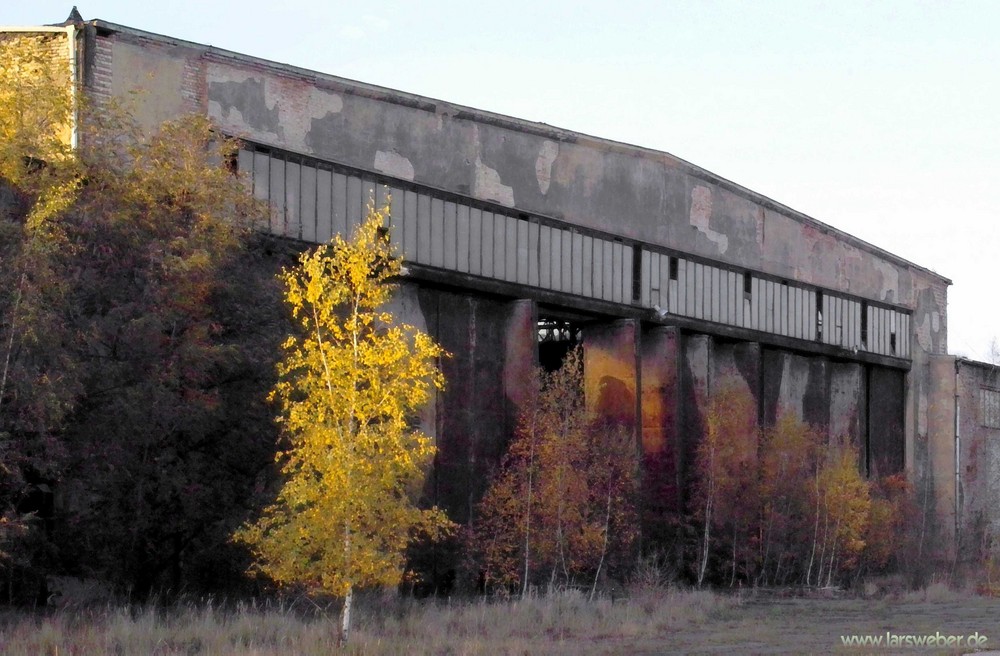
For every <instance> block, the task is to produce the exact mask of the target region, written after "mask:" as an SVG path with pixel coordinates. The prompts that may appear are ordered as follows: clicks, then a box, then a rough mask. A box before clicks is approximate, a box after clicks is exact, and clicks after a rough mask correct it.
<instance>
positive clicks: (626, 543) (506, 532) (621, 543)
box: [466, 348, 638, 595]
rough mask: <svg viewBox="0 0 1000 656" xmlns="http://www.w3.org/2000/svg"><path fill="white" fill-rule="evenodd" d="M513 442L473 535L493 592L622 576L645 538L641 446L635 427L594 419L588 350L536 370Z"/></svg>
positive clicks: (475, 557)
mask: <svg viewBox="0 0 1000 656" xmlns="http://www.w3.org/2000/svg"><path fill="white" fill-rule="evenodd" d="M531 384H532V387H533V389H534V393H533V394H532V395H530V397H529V399H528V401H527V403H526V404H525V405H526V407H524V408H523V409H522V412H521V416H520V419H519V422H518V430H517V435H516V437H515V439H514V441H513V442H512V443H511V445H510V447H509V449H508V452H507V455H506V457H505V458H504V461H503V463H502V464H501V467H500V470H499V472H498V473H497V475H496V476H495V478H494V480H493V482H492V483H491V485H490V487H489V489H488V490H487V492H486V494H485V496H484V497H483V500H482V502H481V503H480V505H479V513H478V515H479V516H478V519H477V521H476V524H475V526H474V529H473V530H472V531H470V532H469V533H468V535H467V541H466V543H467V551H468V552H469V554H470V558H471V562H472V567H473V568H474V569H475V570H476V571H477V572H478V573H479V574H480V576H481V580H482V585H483V587H484V588H485V589H486V590H488V591H502V592H507V593H510V592H514V591H519V592H520V593H521V594H522V595H523V594H526V593H527V591H528V589H529V586H539V585H547V586H549V587H566V586H568V587H580V586H586V587H587V588H588V589H589V590H590V591H591V594H593V591H594V590H595V588H596V586H597V582H598V579H599V577H600V575H601V574H602V573H607V571H608V570H611V571H614V572H615V573H616V574H617V575H618V576H622V575H623V574H624V573H625V572H626V571H627V564H628V563H630V562H631V560H632V559H633V555H634V554H633V553H632V545H633V542H634V541H635V539H636V537H637V535H638V526H637V518H636V513H635V508H634V498H635V496H636V484H637V478H636V475H637V467H638V462H637V456H636V448H635V443H634V441H633V438H632V436H631V432H630V431H626V430H623V429H616V428H608V427H607V426H605V425H602V424H599V423H596V422H595V421H594V420H593V418H590V417H588V416H587V412H586V408H585V406H584V396H583V355H582V353H581V351H580V349H579V348H577V349H575V350H573V351H570V353H569V355H568V356H567V357H566V359H565V361H564V362H563V365H562V367H561V368H560V369H558V370H556V371H554V372H551V373H549V372H545V371H544V370H541V369H538V370H536V371H535V375H534V379H533V381H531Z"/></svg>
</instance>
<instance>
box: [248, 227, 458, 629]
mask: <svg viewBox="0 0 1000 656" xmlns="http://www.w3.org/2000/svg"><path fill="white" fill-rule="evenodd" d="M386 218H387V210H385V209H383V210H374V209H372V208H369V214H368V218H367V220H366V221H365V222H364V223H363V224H362V225H361V226H359V227H358V228H357V231H356V233H355V235H354V236H353V238H352V239H351V241H345V240H344V239H343V238H341V237H340V236H339V235H338V236H336V237H334V239H333V240H332V241H331V242H330V243H329V244H326V245H323V246H320V247H318V248H317V249H315V250H314V251H312V252H307V253H305V254H303V255H302V256H301V258H300V261H299V265H298V266H297V267H295V268H293V269H291V270H286V271H285V272H284V274H283V276H282V278H283V280H284V283H285V290H286V291H285V298H286V301H287V303H288V306H289V307H290V309H291V312H292V315H293V317H294V320H295V322H296V324H297V326H298V332H297V333H296V334H295V335H293V336H291V337H289V338H288V339H287V341H286V342H285V344H284V351H285V357H284V360H283V361H282V362H281V363H280V365H279V367H278V373H279V376H280V381H279V382H278V384H277V386H276V387H275V389H274V391H273V392H272V394H271V398H272V400H274V401H276V402H277V403H278V404H279V405H280V408H281V413H280V415H279V418H278V421H279V422H280V423H281V425H282V427H283V431H284V434H285V436H286V437H287V447H286V448H285V450H284V451H283V452H282V453H280V454H279V458H280V461H281V463H282V472H283V474H284V478H285V481H284V485H283V486H282V488H281V490H280V492H279V493H278V497H277V499H276V501H275V502H274V503H273V504H272V505H270V506H269V507H268V508H266V509H265V510H264V512H263V514H262V516H261V517H260V518H259V519H258V520H257V521H256V522H254V523H252V524H248V525H246V526H245V527H244V528H243V529H242V530H241V531H240V532H239V533H238V534H237V539H238V540H239V541H242V542H244V543H246V544H247V545H249V546H250V548H251V549H252V551H253V554H254V556H255V558H256V563H257V565H256V567H257V569H258V570H259V571H260V572H262V573H264V574H266V575H267V576H268V577H270V578H271V579H273V580H274V581H276V582H277V583H279V584H283V585H296V586H303V587H305V588H306V589H307V590H310V591H313V592H323V593H327V594H332V595H335V596H338V597H343V598H344V599H345V606H344V626H343V635H344V638H345V639H346V634H347V629H348V627H349V621H350V600H351V597H352V592H353V591H354V590H355V589H356V588H359V587H365V586H381V585H394V584H397V583H398V582H399V581H400V579H401V576H402V574H403V566H404V550H405V548H406V546H407V544H408V543H409V542H410V540H411V538H413V537H414V536H415V534H417V533H421V532H422V533H427V534H437V533H440V532H442V531H447V530H448V529H449V528H450V526H451V524H450V522H449V520H448V519H447V518H446V517H445V515H444V513H443V512H441V511H440V510H438V509H436V508H434V509H430V510H424V509H420V508H418V507H417V506H416V505H415V503H414V501H413V499H414V497H415V496H416V495H417V494H418V493H419V489H420V486H421V484H422V482H423V479H424V468H425V466H426V465H427V464H428V463H429V461H430V459H431V458H432V456H433V455H434V445H433V443H432V440H431V438H430V437H428V436H426V435H424V434H422V433H421V432H420V431H418V430H414V429H413V428H412V424H413V418H414V415H415V413H416V412H417V411H418V410H419V409H420V408H421V407H422V406H423V405H424V404H426V403H427V402H428V400H429V399H430V394H431V390H432V389H441V388H442V387H443V385H444V380H443V377H442V375H441V373H440V371H439V370H438V369H437V367H436V365H435V362H436V360H437V358H439V357H441V356H442V355H443V352H442V350H441V348H440V347H438V346H437V345H436V344H435V343H434V342H433V341H432V340H431V338H430V337H429V336H428V335H426V334H424V333H422V332H420V331H419V330H417V329H416V328H414V327H412V326H408V325H402V324H398V323H395V322H394V321H393V317H392V316H391V315H390V314H389V313H388V312H385V311H384V310H382V307H383V306H384V305H385V304H386V303H387V302H388V300H389V298H390V295H391V293H392V290H393V285H391V284H390V280H391V279H392V278H394V277H396V276H399V275H400V270H401V260H400V258H399V257H397V256H396V255H395V253H394V252H393V249H392V247H391V246H390V244H389V242H388V239H387V238H386V237H385V236H384V234H383V232H382V225H383V223H384V222H385V220H386Z"/></svg>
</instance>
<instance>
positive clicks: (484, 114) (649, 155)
mask: <svg viewBox="0 0 1000 656" xmlns="http://www.w3.org/2000/svg"><path fill="white" fill-rule="evenodd" d="M84 24H89V25H93V26H94V27H96V28H97V29H100V30H107V31H110V32H119V33H122V34H128V35H132V36H136V37H140V38H145V39H150V40H154V41H159V42H161V43H166V44H172V45H177V46H181V47H188V48H194V49H199V50H204V51H206V52H209V53H211V54H212V55H214V56H217V57H220V58H223V59H229V60H233V61H238V62H242V63H246V64H250V65H253V66H257V67H262V68H266V69H270V70H273V71H275V72H278V73H281V74H284V75H293V76H296V77H300V78H303V79H305V80H307V81H311V82H313V83H314V84H317V85H318V86H321V87H323V88H325V89H329V90H332V91H337V92H342V93H351V94H356V95H362V96H365V97H369V98H372V99H377V100H381V101H384V102H390V103H394V104H398V105H403V106H408V107H414V108H418V109H424V110H428V111H432V112H433V111H440V110H441V109H442V107H444V108H448V109H449V110H451V111H449V112H448V113H449V114H450V115H451V116H454V117H455V118H462V119H467V120H472V121H476V122H480V123H486V124H491V125H495V126H497V127H501V128H505V129H509V130H515V131H519V132H524V133H528V134H533V135H536V136H540V137H544V138H546V139H551V140H553V141H562V142H566V143H575V144H580V145H584V146H590V147H592V148H595V149H597V150H603V151H606V152H614V153H622V154H626V155H632V156H638V157H643V158H645V159H649V160H653V161H659V162H663V163H665V164H668V165H669V166H671V167H673V168H677V169H680V170H682V171H683V172H684V173H686V174H688V175H690V176H691V177H694V178H697V179H699V180H702V181H703V182H706V183H709V184H713V185H715V186H718V187H720V188H722V189H725V190H726V191H729V192H731V193H733V194H736V195H737V196H741V197H743V198H745V199H747V200H749V201H751V202H754V203H757V204H758V205H760V206H762V207H764V208H766V209H769V210H772V211H775V212H779V213H781V214H784V215H786V216H788V217H790V218H792V219H794V220H796V221H798V222H800V223H802V224H804V225H807V226H810V227H812V228H815V229H816V230H818V231H820V232H821V233H824V234H829V235H833V236H835V237H836V238H837V239H839V240H841V241H844V242H846V243H848V244H850V245H851V246H854V247H855V248H858V249H860V250H863V251H867V252H869V253H871V254H873V255H877V256H878V257H881V258H883V259H885V260H888V261H890V262H892V263H894V264H896V265H899V266H902V267H906V268H910V269H914V270H916V271H920V272H921V273H924V274H926V275H928V276H931V277H933V278H936V279H937V280H939V281H941V282H943V283H944V284H946V285H951V284H952V281H951V280H950V279H949V278H946V277H945V276H942V275H941V274H939V273H937V272H935V271H932V270H930V269H928V268H927V267H924V266H921V265H919V264H916V263H914V262H911V261H910V260H907V259H905V258H903V257H900V256H899V255H895V254H893V253H890V252H889V251H887V250H885V249H882V248H879V247H878V246H876V245H874V244H872V243H870V242H867V241H865V240H863V239H861V238H859V237H856V236H854V235H852V234H850V233H848V232H844V231H843V230H840V229H838V228H835V227H833V226H831V225H829V224H827V223H823V222H822V221H819V220H818V219H814V218H813V217H811V216H809V215H807V214H804V213H802V212H799V211H798V210H794V209H792V208H790V207H788V206H787V205H784V204H782V203H779V202H778V201H776V200H774V199H772V198H769V197H767V196H764V195H763V194H760V193H758V192H756V191H753V190H751V189H748V188H747V187H744V186H742V185H739V184H737V183H735V182H733V181H731V180H727V179H726V178H723V177H722V176H719V175H716V174H715V173H712V172H711V171H708V170H706V169H703V168H701V167H700V166H697V165H695V164H692V163H691V162H688V161H687V160H684V159H681V158H680V157H677V156H676V155H672V154H670V153H668V152H665V151H661V150H655V149H652V148H647V147H644V146H637V145H634V144H629V143H624V142H621V141H614V140H613V139H606V138H603V137H595V136H593V135H589V134H585V133H582V132H575V131H573V130H566V129H563V128H558V127H554V126H552V125H549V124H547V123H539V122H535V121H528V120H525V119H520V118H516V117H513V116H507V115H504V114H498V113H495V112H490V111H487V110H482V109H476V108H474V107H468V106H465V105H459V104H455V103H451V102H448V101H444V100H437V99H434V98H429V97H427V96H421V95H418V94H414V93H409V92H406V91H399V90H397V89H390V88H388V87H382V86H378V85H374V84H369V83H367V82H360V81H358V80H352V79H349V78H345V77H339V76H336V75H331V74H329V73H322V72H319V71H314V70H310V69H307V68H302V67H299V66H294V65H292V64H282V63H280V62H276V61H273V60H268V59H263V58H260V57H254V56H252V55H246V54H243V53H239V52H235V51H232V50H226V49H224V48H217V47H215V46H212V45H206V44H202V43H196V42H194V41H187V40H184V39H178V38H175V37H170V36H166V35H162V34H156V33H154V32H147V31H145V30H139V29H136V28H133V27H128V26H126V25H119V24H117V23H112V22H109V21H105V20H101V19H93V20H89V21H85V23H84ZM2 29H4V28H0V30H2Z"/></svg>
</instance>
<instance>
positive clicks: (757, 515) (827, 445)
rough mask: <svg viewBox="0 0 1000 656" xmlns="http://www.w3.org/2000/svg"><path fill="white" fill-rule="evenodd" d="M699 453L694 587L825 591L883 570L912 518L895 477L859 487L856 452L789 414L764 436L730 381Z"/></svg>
mask: <svg viewBox="0 0 1000 656" xmlns="http://www.w3.org/2000/svg"><path fill="white" fill-rule="evenodd" d="M706 415H707V416H706V424H707V427H706V431H705V433H706V434H705V438H704V439H703V440H702V441H701V442H700V443H699V445H698V446H697V449H696V459H695V470H696V471H695V477H696V481H697V483H696V486H695V491H694V496H693V499H692V503H691V504H690V509H691V520H693V521H692V522H691V523H692V524H693V525H694V526H696V527H697V531H698V552H697V558H696V567H697V571H696V580H697V581H698V583H699V584H701V583H702V582H704V581H706V580H712V581H714V582H717V583H723V584H727V585H735V584H737V583H740V584H763V585H786V584H792V583H801V584H806V585H820V586H822V585H826V586H829V585H832V584H834V583H843V582H845V581H847V580H848V579H850V578H851V577H852V576H854V575H857V574H858V573H860V572H864V571H872V570H878V569H881V568H883V567H884V566H885V565H886V564H887V563H888V562H889V561H890V559H891V558H892V557H893V555H894V554H895V553H896V552H897V547H898V546H899V545H900V544H901V543H902V542H905V539H906V537H907V533H908V530H909V529H910V528H911V527H910V526H909V521H910V520H911V518H912V517H913V516H914V512H913V508H912V503H913V502H912V494H911V490H910V488H909V485H908V484H907V483H906V481H905V479H904V478H903V477H902V476H893V477H888V478H886V479H883V480H881V481H876V480H868V479H866V478H865V477H864V476H863V475H862V473H861V471H860V468H859V462H860V459H859V454H858V449H857V447H856V446H855V445H854V444H852V443H850V442H849V441H848V440H846V439H843V438H837V437H834V438H832V439H829V440H827V438H826V437H825V436H823V435H822V434H821V433H820V432H819V431H818V430H816V429H814V428H812V427H810V426H808V425H806V424H804V423H803V422H801V421H800V420H798V419H797V418H795V417H794V416H792V415H783V416H781V417H779V418H778V421H777V422H776V423H775V425H774V426H772V427H770V428H767V429H765V430H764V431H763V433H762V434H761V433H760V432H759V431H758V429H757V427H756V403H755V402H754V400H753V398H752V397H751V396H750V394H749V392H748V391H747V390H746V389H745V388H743V387H740V386H739V385H738V384H736V383H735V381H727V382H724V383H722V384H720V386H719V388H718V391H717V392H716V393H715V395H714V396H713V399H712V401H711V402H710V403H709V404H708V409H707V413H706Z"/></svg>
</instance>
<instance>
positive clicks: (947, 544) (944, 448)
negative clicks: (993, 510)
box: [917, 356, 971, 559]
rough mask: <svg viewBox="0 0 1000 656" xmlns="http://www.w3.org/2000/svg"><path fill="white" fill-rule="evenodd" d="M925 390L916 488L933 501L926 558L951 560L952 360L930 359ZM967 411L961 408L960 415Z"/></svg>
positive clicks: (919, 495)
mask: <svg viewBox="0 0 1000 656" xmlns="http://www.w3.org/2000/svg"><path fill="white" fill-rule="evenodd" d="M928 381H929V382H928V383H927V385H928V387H929V390H928V392H926V393H925V394H926V396H924V399H925V400H924V403H925V404H927V410H926V417H927V420H926V421H927V441H928V444H927V456H926V458H925V462H926V464H925V467H926V470H925V472H924V476H923V477H921V478H922V483H923V486H925V489H920V488H918V490H917V498H918V500H921V501H922V500H923V498H924V497H925V496H926V497H927V498H930V499H932V500H933V508H932V509H928V510H929V512H928V515H930V516H929V517H928V518H927V519H928V520H929V521H930V522H932V524H931V525H932V526H933V527H934V528H935V529H936V531H935V533H936V534H937V535H936V536H935V538H936V539H934V541H933V542H930V543H928V544H929V545H932V549H931V552H930V555H931V556H932V557H934V556H937V557H939V558H942V559H944V558H953V557H954V555H955V547H956V543H957V535H956V532H955V523H956V522H955V520H956V514H955V497H956V493H957V490H956V489H955V488H956V486H955V483H956V481H955V395H956V393H958V392H959V390H958V388H957V387H956V382H957V381H956V376H955V358H954V357H952V356H931V358H930V376H929V377H928ZM968 410H971V408H963V411H966V412H967V411H968Z"/></svg>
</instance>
